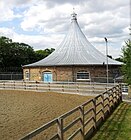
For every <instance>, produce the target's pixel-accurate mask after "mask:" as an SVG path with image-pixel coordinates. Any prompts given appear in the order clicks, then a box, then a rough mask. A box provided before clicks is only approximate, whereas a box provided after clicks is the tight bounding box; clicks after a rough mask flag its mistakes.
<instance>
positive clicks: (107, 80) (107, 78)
mask: <svg viewBox="0 0 131 140" xmlns="http://www.w3.org/2000/svg"><path fill="white" fill-rule="evenodd" d="M104 39H105V42H106V83H107V87H108V83H109V76H108V45H107V43H108V41H107V38H106V37H105V38H104Z"/></svg>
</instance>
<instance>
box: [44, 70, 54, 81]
mask: <svg viewBox="0 0 131 140" xmlns="http://www.w3.org/2000/svg"><path fill="white" fill-rule="evenodd" d="M52 80H53V79H52V73H51V72H44V73H43V81H44V82H46V83H48V82H52Z"/></svg>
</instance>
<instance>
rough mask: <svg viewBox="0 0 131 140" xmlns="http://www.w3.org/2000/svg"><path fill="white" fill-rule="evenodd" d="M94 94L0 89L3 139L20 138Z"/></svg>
mask: <svg viewBox="0 0 131 140" xmlns="http://www.w3.org/2000/svg"><path fill="white" fill-rule="evenodd" d="M89 98H91V97H87V96H79V95H71V94H59V93H45V92H43V93H42V92H32V91H16V90H14V91H13V90H12V91H11V90H0V140H17V139H19V138H21V137H23V136H24V135H26V134H27V133H29V132H31V131H32V130H34V129H36V128H37V127H40V126H41V125H43V124H45V123H47V122H48V121H51V120H52V119H54V118H56V117H58V116H60V115H61V114H63V113H65V112H67V111H69V110H71V109H73V108H74V107H76V106H78V105H80V104H82V103H83V102H85V101H87V100H88V99H89Z"/></svg>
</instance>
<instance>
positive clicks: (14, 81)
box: [14, 80, 15, 89]
mask: <svg viewBox="0 0 131 140" xmlns="http://www.w3.org/2000/svg"><path fill="white" fill-rule="evenodd" d="M14 89H15V80H14Z"/></svg>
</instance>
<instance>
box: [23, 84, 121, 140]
mask: <svg viewBox="0 0 131 140" xmlns="http://www.w3.org/2000/svg"><path fill="white" fill-rule="evenodd" d="M121 101H122V93H121V86H120V85H116V86H114V87H113V88H111V89H109V90H107V91H106V92H103V93H102V94H100V95H98V96H96V97H95V98H93V99H90V100H89V101H87V102H85V103H84V104H82V105H80V106H78V107H76V108H74V109H72V110H71V111H69V112H67V113H65V114H63V115H62V116H60V117H58V118H56V119H54V120H53V121H50V122H49V123H47V124H45V125H43V126H41V127H39V128H37V129H36V130H34V131H33V132H31V133H29V134H27V135H26V136H25V137H23V138H21V140H29V139H31V138H34V137H35V136H37V135H38V134H40V133H41V132H44V131H46V130H47V129H48V128H50V127H52V125H57V132H56V133H54V134H52V136H51V137H50V138H48V139H49V140H56V139H58V140H65V139H68V140H71V139H74V138H77V139H81V140H84V139H86V138H88V137H89V136H90V134H92V133H93V132H94V131H95V130H96V129H97V127H98V126H99V125H100V123H101V122H102V121H103V120H105V119H106V117H107V116H108V115H109V114H111V113H112V110H113V109H115V108H116V106H117V105H119V103H120V102H121ZM73 114H75V118H73V119H72V120H69V117H70V116H72V115H73ZM67 120H68V121H67ZM74 126H76V127H74ZM67 131H69V132H70V134H66V132H67ZM78 137H79V138H78Z"/></svg>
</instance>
